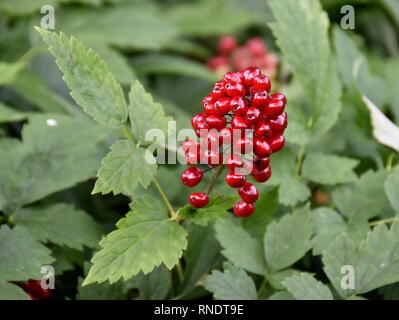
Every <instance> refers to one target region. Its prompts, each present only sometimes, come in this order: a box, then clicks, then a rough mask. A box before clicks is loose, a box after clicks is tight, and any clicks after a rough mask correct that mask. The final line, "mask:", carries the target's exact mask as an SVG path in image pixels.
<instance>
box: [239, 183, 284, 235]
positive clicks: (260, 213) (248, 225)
mask: <svg viewBox="0 0 399 320" xmlns="http://www.w3.org/2000/svg"><path fill="white" fill-rule="evenodd" d="M277 209H278V188H274V189H273V190H271V191H263V192H261V193H260V195H259V199H258V201H256V210H255V212H254V213H253V214H252V215H251V216H249V217H246V218H245V219H242V220H241V224H242V226H243V227H244V229H245V230H247V231H248V232H249V233H250V234H251V235H252V236H254V237H255V238H257V239H261V238H262V237H263V235H264V234H265V231H266V226H267V224H268V223H270V222H271V221H272V220H273V218H274V216H275V214H276V213H277Z"/></svg>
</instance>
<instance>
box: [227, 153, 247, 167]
mask: <svg viewBox="0 0 399 320" xmlns="http://www.w3.org/2000/svg"><path fill="white" fill-rule="evenodd" d="M226 164H227V167H228V168H229V169H230V170H234V169H235V168H241V167H242V166H243V165H244V163H243V160H242V158H241V157H240V156H239V155H237V154H234V153H231V154H229V155H228V156H227V159H226Z"/></svg>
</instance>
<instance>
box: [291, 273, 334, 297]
mask: <svg viewBox="0 0 399 320" xmlns="http://www.w3.org/2000/svg"><path fill="white" fill-rule="evenodd" d="M283 283H284V286H285V287H286V288H287V290H288V292H290V293H291V294H292V295H293V296H294V297H295V299H296V300H333V296H332V294H331V291H330V289H329V288H328V287H327V286H326V285H324V284H323V283H321V282H320V281H317V280H316V279H315V278H314V277H313V276H311V275H310V274H308V273H301V274H299V275H295V276H292V277H290V278H288V279H286V280H284V282H283Z"/></svg>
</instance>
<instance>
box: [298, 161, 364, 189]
mask: <svg viewBox="0 0 399 320" xmlns="http://www.w3.org/2000/svg"><path fill="white" fill-rule="evenodd" d="M358 164H359V161H358V160H354V159H349V158H345V157H339V156H335V155H326V154H320V153H311V154H308V155H307V156H306V158H305V160H304V162H303V166H302V176H303V177H304V178H306V179H308V180H311V181H313V182H316V183H321V184H337V183H346V182H351V181H354V180H356V178H357V176H356V174H355V173H354V172H353V169H354V168H355V167H356V166H357V165H358Z"/></svg>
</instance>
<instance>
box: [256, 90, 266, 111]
mask: <svg viewBox="0 0 399 320" xmlns="http://www.w3.org/2000/svg"><path fill="white" fill-rule="evenodd" d="M268 99H269V95H268V93H267V91H266V90H260V91H254V93H253V96H252V104H253V106H254V107H258V108H260V107H264V106H266V103H267V101H268Z"/></svg>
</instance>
